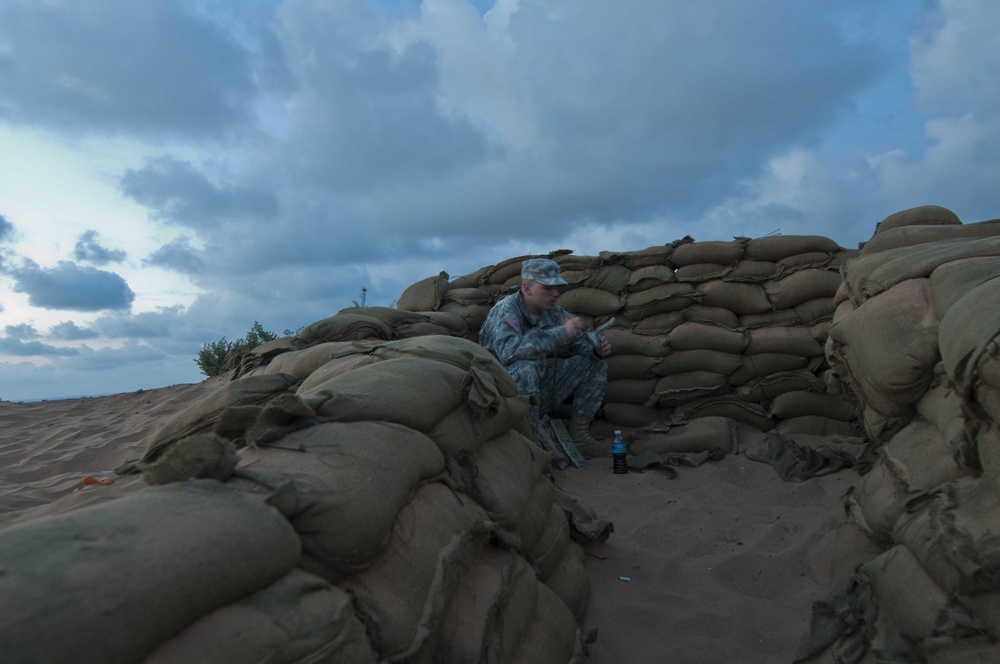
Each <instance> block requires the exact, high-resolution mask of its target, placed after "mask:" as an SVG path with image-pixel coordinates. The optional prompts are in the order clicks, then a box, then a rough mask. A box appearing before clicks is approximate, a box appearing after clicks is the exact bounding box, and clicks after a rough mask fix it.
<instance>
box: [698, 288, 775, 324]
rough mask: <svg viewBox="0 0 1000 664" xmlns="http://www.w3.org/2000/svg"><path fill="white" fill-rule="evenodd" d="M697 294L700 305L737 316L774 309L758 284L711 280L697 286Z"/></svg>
mask: <svg viewBox="0 0 1000 664" xmlns="http://www.w3.org/2000/svg"><path fill="white" fill-rule="evenodd" d="M698 292H699V293H700V294H701V303H702V304H705V305H708V306H710V307H721V308H723V309H728V310H730V311H732V312H733V313H734V314H736V315H737V316H742V315H749V314H762V313H765V312H768V311H772V310H773V309H774V306H773V305H772V304H771V302H770V300H768V297H767V293H766V292H765V290H764V287H763V286H761V285H760V284H753V283H746V282H740V281H723V280H722V279H713V280H712V281H706V282H704V283H701V284H698Z"/></svg>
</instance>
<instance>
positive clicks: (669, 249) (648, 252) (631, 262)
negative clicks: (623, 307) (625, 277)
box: [600, 237, 692, 271]
mask: <svg viewBox="0 0 1000 664" xmlns="http://www.w3.org/2000/svg"><path fill="white" fill-rule="evenodd" d="M691 241H692V240H691V238H689V237H688V238H684V239H682V240H677V241H676V242H673V243H671V244H660V245H654V246H652V247H647V248H645V249H638V250H636V251H602V252H601V253H600V257H601V260H602V261H604V262H605V263H609V264H612V265H624V266H625V267H627V268H628V269H630V270H637V269H640V268H643V267H650V266H654V265H656V266H662V267H666V268H667V269H669V270H670V271H673V269H674V265H673V263H671V261H670V257H671V255H672V254H673V253H674V247H675V246H677V245H679V244H683V243H687V242H691Z"/></svg>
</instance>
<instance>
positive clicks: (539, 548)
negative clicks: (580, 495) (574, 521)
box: [527, 504, 570, 581]
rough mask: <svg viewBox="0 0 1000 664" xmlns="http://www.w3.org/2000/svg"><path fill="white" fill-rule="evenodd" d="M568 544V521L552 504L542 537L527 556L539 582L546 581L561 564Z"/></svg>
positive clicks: (556, 506) (559, 509) (557, 507)
mask: <svg viewBox="0 0 1000 664" xmlns="http://www.w3.org/2000/svg"><path fill="white" fill-rule="evenodd" d="M569 544H570V537H569V519H567V518H566V514H565V513H564V512H563V511H562V509H561V508H560V507H559V506H558V505H556V504H553V505H552V508H551V510H550V511H549V518H548V520H547V521H546V524H545V530H544V531H543V532H542V536H541V537H539V538H538V540H537V541H536V542H535V544H534V545H533V546H532V547H531V549H530V550H529V551H528V555H527V558H528V560H529V561H530V562H532V563H533V564H534V566H535V569H537V570H538V577H539V578H540V579H541V580H543V581H544V580H545V579H547V578H548V577H549V576H550V575H551V574H552V572H553V571H554V570H555V568H556V566H557V565H559V563H560V562H562V559H563V556H564V555H566V549H568V548H569Z"/></svg>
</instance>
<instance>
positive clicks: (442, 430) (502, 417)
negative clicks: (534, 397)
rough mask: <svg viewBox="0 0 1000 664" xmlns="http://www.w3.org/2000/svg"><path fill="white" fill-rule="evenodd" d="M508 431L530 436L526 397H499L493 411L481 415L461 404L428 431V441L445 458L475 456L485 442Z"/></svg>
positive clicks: (480, 412) (482, 412)
mask: <svg viewBox="0 0 1000 664" xmlns="http://www.w3.org/2000/svg"><path fill="white" fill-rule="evenodd" d="M507 431H516V432H518V433H521V434H522V435H525V436H530V435H532V434H531V422H530V419H529V413H528V399H527V397H500V398H499V399H498V400H497V401H496V404H495V406H494V407H492V408H490V409H488V410H485V411H480V410H477V409H472V408H468V407H467V406H465V405H464V404H463V405H461V406H459V407H458V408H456V409H455V410H453V411H451V412H450V413H448V414H447V415H445V416H444V417H443V418H441V420H440V421H439V422H438V423H437V424H435V425H434V426H432V427H431V428H430V429H429V430H428V431H427V437H428V438H430V439H431V440H433V441H434V444H435V445H437V446H438V448H439V449H440V450H441V451H442V452H443V453H444V454H447V455H450V456H453V457H457V456H460V455H462V454H467V453H471V452H475V451H476V450H477V449H479V446H480V445H482V444H483V443H485V442H486V441H487V440H489V439H491V438H494V437H495V436H499V435H501V434H503V433H506V432H507Z"/></svg>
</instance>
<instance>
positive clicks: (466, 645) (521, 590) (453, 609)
mask: <svg viewBox="0 0 1000 664" xmlns="http://www.w3.org/2000/svg"><path fill="white" fill-rule="evenodd" d="M537 598H538V581H537V580H536V578H535V572H534V570H533V569H532V568H531V566H530V565H529V564H528V563H527V562H525V560H524V558H522V557H521V556H519V555H517V554H515V553H513V552H511V551H500V550H498V549H495V548H492V547H488V548H487V549H485V550H484V551H483V552H482V553H481V554H480V555H479V556H478V557H477V558H476V559H475V561H474V562H473V563H472V565H471V566H470V567H469V570H468V572H467V573H466V574H465V577H464V579H463V580H462V583H461V584H460V585H459V586H458V589H457V590H456V591H455V595H454V597H453V598H452V601H451V604H450V605H449V607H448V611H447V613H446V614H445V615H444V618H443V620H442V623H441V635H440V638H439V639H438V640H437V646H436V648H435V652H434V661H435V662H505V661H507V660H509V658H510V657H511V655H512V654H513V651H514V650H515V649H516V648H517V645H518V643H519V642H520V640H521V638H522V636H523V635H524V633H525V631H527V629H528V623H529V621H530V620H531V619H532V617H533V616H534V609H535V603H536V602H537Z"/></svg>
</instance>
